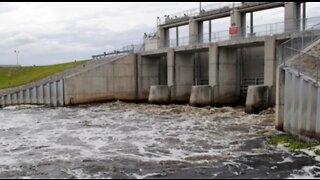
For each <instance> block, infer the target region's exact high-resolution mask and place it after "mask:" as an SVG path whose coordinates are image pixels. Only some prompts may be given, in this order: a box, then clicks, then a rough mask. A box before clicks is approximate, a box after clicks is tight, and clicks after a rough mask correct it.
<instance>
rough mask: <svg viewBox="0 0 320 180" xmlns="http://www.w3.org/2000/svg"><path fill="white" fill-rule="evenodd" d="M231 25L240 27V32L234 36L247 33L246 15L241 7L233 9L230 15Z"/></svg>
mask: <svg viewBox="0 0 320 180" xmlns="http://www.w3.org/2000/svg"><path fill="white" fill-rule="evenodd" d="M230 25H231V26H237V27H238V34H235V35H232V37H240V36H242V35H245V34H246V16H245V14H242V13H241V12H240V11H239V9H232V10H231V16H230Z"/></svg>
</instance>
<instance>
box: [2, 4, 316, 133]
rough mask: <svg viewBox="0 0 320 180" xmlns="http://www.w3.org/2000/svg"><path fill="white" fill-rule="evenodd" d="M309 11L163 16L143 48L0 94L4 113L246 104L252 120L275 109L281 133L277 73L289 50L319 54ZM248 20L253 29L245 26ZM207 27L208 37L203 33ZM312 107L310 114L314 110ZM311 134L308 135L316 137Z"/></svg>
mask: <svg viewBox="0 0 320 180" xmlns="http://www.w3.org/2000/svg"><path fill="white" fill-rule="evenodd" d="M306 4H307V3H305V2H304V3H298V2H297V3H296V2H243V3H222V4H218V6H208V7H203V10H201V11H197V10H196V9H194V10H193V11H187V12H185V13H183V14H181V13H178V14H175V15H171V16H170V15H165V16H164V17H163V18H160V17H158V18H157V32H156V33H154V34H152V35H146V36H145V39H144V42H143V44H136V45H129V46H125V47H123V48H122V49H118V50H114V51H111V52H107V53H106V52H104V53H103V54H98V55H93V56H92V60H91V61H89V62H87V63H85V64H83V65H79V66H77V67H74V68H71V69H67V70H64V71H62V72H58V73H56V74H54V75H52V76H50V77H47V78H44V79H41V80H39V81H36V82H32V83H30V84H27V85H23V86H19V87H15V88H9V89H4V90H1V91H0V106H1V107H6V106H9V105H20V104H32V105H41V104H46V105H50V106H69V105H78V104H85V103H94V102H107V101H114V100H121V101H131V102H148V101H149V102H151V103H156V104H170V103H175V104H181V103H182V104H185V103H189V104H191V105H193V106H225V105H238V104H245V105H246V112H248V113H257V112H259V111H261V110H263V109H267V108H268V107H274V106H276V107H277V108H276V109H277V114H278V116H277V121H276V127H277V128H278V129H283V128H282V127H283V125H284V124H286V123H285V120H284V119H286V118H285V117H287V116H286V115H284V113H285V112H286V113H287V112H289V111H284V110H283V109H284V107H285V105H284V101H285V100H284V99H283V95H282V94H283V92H281V93H280V91H281V90H282V91H283V89H284V88H282V87H285V85H284V84H285V82H284V81H278V79H279V78H280V77H279V76H280V75H281V74H280V75H279V76H278V77H277V68H278V67H279V65H280V64H281V63H283V62H284V61H285V60H283V57H284V56H285V57H287V54H288V52H284V44H285V43H286V46H285V47H286V48H291V50H292V49H295V51H301V52H302V51H303V50H305V49H313V50H314V51H316V52H317V51H318V49H317V48H316V47H318V37H319V36H318V35H319V28H318V24H319V23H320V17H310V18H307V17H306ZM279 7H280V8H283V12H284V21H283V22H279V23H273V24H265V25H259V26H257V27H256V26H253V18H252V16H253V12H256V11H261V10H266V9H272V8H279ZM248 14H250V17H251V18H250V25H247V24H246V22H247V20H246V18H247V17H248V16H247V15H248ZM226 17H229V19H230V28H229V30H227V31H224V32H220V31H219V32H215V31H214V29H215V27H213V26H211V22H212V21H213V20H216V19H219V18H226ZM205 23H206V24H208V28H209V33H204V32H205V29H204V27H205V26H204V24H205ZM180 26H187V27H188V32H189V35H188V36H186V37H180V36H179V30H178V29H179V27H180ZM172 29H176V31H175V32H176V34H175V35H176V36H175V37H174V38H172V37H170V33H169V32H170V30H172ZM287 42H290V43H291V44H288V43H287ZM297 49H298V50H297ZM287 51H288V50H287ZM305 51H306V50H305ZM306 52H307V51H306ZM291 54H292V52H291ZM293 54H294V53H293ZM290 57H291V56H290ZM295 58H298V59H299V58H300V57H295ZM313 58H315V57H314V56H313ZM281 67H283V68H284V69H288V66H281ZM291 68H292V67H291ZM296 69H297V68H296ZM281 72H282V71H281ZM299 72H300V71H299ZM281 77H285V76H284V75H281ZM277 81H278V82H280V84H279V85H278V86H277V83H276V82H277ZM279 88H280V89H279ZM277 90H278V91H277ZM310 91H311V90H310ZM278 92H279V93H278ZM277 94H278V95H277ZM277 102H278V103H277ZM313 104H315V103H313ZM298 106H299V105H297V106H295V107H298ZM299 107H300V106H299ZM301 107H302V106H301ZM310 108H311V109H313V110H310V111H308V112H309V114H310V113H311V114H312V113H313V111H314V110H315V109H316V105H312V106H311V105H310ZM291 111H292V110H291ZM313 114H314V113H313ZM300 116H302V115H300ZM319 117H320V116H319ZM313 119H315V118H313ZM312 121H315V120H312ZM288 131H290V130H288ZM302 131H306V130H302ZM312 132H313V133H309V134H319V133H316V132H315V130H313V131H312ZM298 134H300V133H298Z"/></svg>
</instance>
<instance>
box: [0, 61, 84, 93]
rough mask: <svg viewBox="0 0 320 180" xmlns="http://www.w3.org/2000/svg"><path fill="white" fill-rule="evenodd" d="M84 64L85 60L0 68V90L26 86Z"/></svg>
mask: <svg viewBox="0 0 320 180" xmlns="http://www.w3.org/2000/svg"><path fill="white" fill-rule="evenodd" d="M85 62H87V60H82V61H76V62H69V63H63V64H54V65H48V66H21V67H0V89H5V88H12V87H16V86H20V85H24V84H28V83H30V82H33V81H37V80H39V79H42V78H45V77H47V76H50V75H52V74H54V73H56V72H58V71H62V70H65V69H67V68H71V67H74V66H76V65H79V64H83V63H85Z"/></svg>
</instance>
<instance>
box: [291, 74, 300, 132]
mask: <svg viewBox="0 0 320 180" xmlns="http://www.w3.org/2000/svg"><path fill="white" fill-rule="evenodd" d="M291 89H295V91H294V93H293V96H291V97H292V105H293V107H292V108H291V110H292V111H291V118H292V119H291V129H290V132H291V133H293V134H296V135H297V134H298V121H299V118H298V116H297V115H298V111H299V109H298V107H299V106H298V105H299V95H300V88H299V78H298V77H297V76H296V75H295V74H293V75H292V87H291Z"/></svg>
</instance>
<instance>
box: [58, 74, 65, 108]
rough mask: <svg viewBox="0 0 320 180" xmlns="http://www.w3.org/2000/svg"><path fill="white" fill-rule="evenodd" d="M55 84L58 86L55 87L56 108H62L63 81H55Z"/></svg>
mask: <svg viewBox="0 0 320 180" xmlns="http://www.w3.org/2000/svg"><path fill="white" fill-rule="evenodd" d="M57 84H58V87H57V96H58V106H63V105H64V102H63V99H64V93H63V80H59V81H57Z"/></svg>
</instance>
